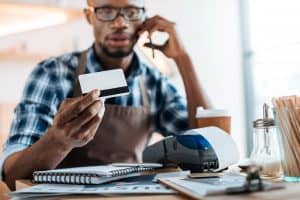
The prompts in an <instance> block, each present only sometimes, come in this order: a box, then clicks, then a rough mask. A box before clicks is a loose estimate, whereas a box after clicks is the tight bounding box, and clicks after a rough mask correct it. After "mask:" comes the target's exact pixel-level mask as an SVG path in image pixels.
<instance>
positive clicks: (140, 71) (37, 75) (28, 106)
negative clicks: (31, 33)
mask: <svg viewBox="0 0 300 200" xmlns="http://www.w3.org/2000/svg"><path fill="white" fill-rule="evenodd" d="M79 56H80V52H73V53H70V54H65V55H63V56H60V57H55V58H50V59H47V60H45V61H43V62H41V63H39V64H38V65H37V67H36V68H35V69H34V70H33V71H32V73H31V74H30V76H29V79H28V81H27V83H26V86H25V88H24V91H23V95H22V98H21V102H20V103H19V104H18V106H17V107H16V109H15V115H14V119H13V123H12V126H11V131H10V136H9V139H8V141H7V142H6V144H5V146H4V152H3V155H2V157H1V160H0V167H1V169H2V165H3V162H4V161H5V159H6V158H7V157H8V156H9V155H11V154H13V153H15V152H18V151H21V150H23V149H25V148H27V147H29V146H31V145H32V144H33V143H35V142H36V141H37V140H38V139H39V138H40V137H42V136H43V135H44V134H45V132H46V131H47V129H48V128H49V126H51V124H52V121H53V118H54V116H55V114H56V112H57V110H58V108H59V106H60V104H61V103H62V101H63V100H64V99H65V98H68V97H72V92H73V82H74V79H75V71H76V67H77V66H78V61H79ZM133 60H134V61H133V63H132V65H131V71H130V74H129V75H128V76H127V83H128V86H129V89H130V91H131V92H130V94H129V95H127V96H121V97H116V98H114V99H112V100H110V101H113V102H114V103H115V104H117V105H122V106H140V105H141V104H142V94H141V91H140V87H139V76H140V75H141V76H142V77H143V80H144V81H145V85H146V88H147V92H148V96H149V101H150V109H151V114H152V115H153V116H152V117H154V119H155V120H154V121H153V123H154V124H153V127H154V128H155V130H156V131H157V132H160V133H162V134H164V135H165V136H167V135H173V134H178V133H181V132H183V131H185V130H187V129H188V127H189V125H188V112H187V104H186V99H185V98H183V97H182V96H180V95H179V93H178V91H177V90H176V88H175V87H174V86H173V85H172V84H171V83H170V82H169V81H168V80H167V78H166V77H164V76H163V75H162V74H161V73H160V72H158V71H157V70H155V69H154V68H150V67H149V66H147V65H146V64H144V63H142V62H141V61H140V60H139V59H138V56H137V55H136V54H135V56H134V59H133ZM102 70H103V68H102V67H101V61H99V58H98V57H97V55H96V53H95V50H94V48H93V47H91V48H89V50H88V53H87V66H86V73H92V72H99V71H102ZM1 174H2V173H1Z"/></svg>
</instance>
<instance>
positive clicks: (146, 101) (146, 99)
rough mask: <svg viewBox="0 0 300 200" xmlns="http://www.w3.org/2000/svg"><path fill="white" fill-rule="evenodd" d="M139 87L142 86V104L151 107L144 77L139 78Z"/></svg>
mask: <svg viewBox="0 0 300 200" xmlns="http://www.w3.org/2000/svg"><path fill="white" fill-rule="evenodd" d="M139 85H140V89H141V93H142V104H143V106H150V103H149V96H148V93H147V89H146V85H145V81H144V78H143V77H142V76H140V77H139Z"/></svg>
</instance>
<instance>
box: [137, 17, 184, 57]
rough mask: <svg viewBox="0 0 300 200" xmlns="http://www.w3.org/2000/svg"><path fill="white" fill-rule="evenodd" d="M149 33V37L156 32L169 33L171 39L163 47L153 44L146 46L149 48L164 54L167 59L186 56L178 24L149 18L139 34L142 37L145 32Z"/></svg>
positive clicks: (160, 18) (162, 19)
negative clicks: (177, 27) (178, 31)
mask: <svg viewBox="0 0 300 200" xmlns="http://www.w3.org/2000/svg"><path fill="white" fill-rule="evenodd" d="M146 31H147V32H148V37H149V38H150V37H151V35H152V34H153V33H154V32H155V31H159V32H165V33H168V35H169V39H168V40H167V41H166V42H165V44H163V45H155V44H152V45H151V43H146V44H145V46H146V47H149V48H152V47H153V48H154V49H157V50H160V51H161V52H163V53H164V54H165V55H166V56H167V57H169V58H173V59H176V58H177V57H179V56H181V55H184V54H185V53H186V51H185V49H184V46H183V44H182V42H181V41H180V38H179V35H178V33H177V31H176V24H175V23H174V22H171V21H168V20H166V19H164V18H163V17H161V16H158V15H156V16H154V17H152V18H148V19H146V20H145V22H144V23H143V24H142V26H141V27H140V30H139V31H138V34H139V35H141V34H143V33H144V32H146Z"/></svg>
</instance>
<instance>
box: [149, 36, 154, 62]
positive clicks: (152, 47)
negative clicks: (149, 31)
mask: <svg viewBox="0 0 300 200" xmlns="http://www.w3.org/2000/svg"><path fill="white" fill-rule="evenodd" d="M149 40H150V45H151V49H152V58H153V59H154V58H155V54H154V46H153V43H152V39H151V36H150V37H149Z"/></svg>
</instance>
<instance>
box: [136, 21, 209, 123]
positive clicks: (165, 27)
mask: <svg viewBox="0 0 300 200" xmlns="http://www.w3.org/2000/svg"><path fill="white" fill-rule="evenodd" d="M145 31H147V32H148V33H149V37H151V35H152V33H153V32H155V31H162V32H166V33H168V34H169V40H168V41H167V42H166V43H165V44H164V45H153V44H150V43H146V44H145V46H146V47H149V48H152V47H153V48H155V49H157V50H160V51H161V52H163V53H164V54H165V55H166V56H167V57H169V58H173V59H174V61H175V62H176V64H177V66H178V69H179V71H180V74H181V76H182V79H183V82H184V86H185V91H186V95H187V101H188V113H189V125H190V128H195V127H196V119H195V113H196V108H197V107H198V106H202V107H204V108H211V105H210V102H209V100H208V98H207V96H206V94H205V92H204V90H203V88H202V86H201V85H200V82H199V80H198V78H197V75H196V71H195V68H194V66H193V63H192V61H191V59H190V57H189V56H188V54H187V52H186V50H185V48H184V46H183V44H182V42H181V41H180V38H179V36H178V33H177V31H176V29H175V23H173V22H170V21H168V20H166V19H164V18H163V17H161V16H155V17H152V18H149V19H147V20H146V21H145V22H144V24H143V25H142V27H141V28H140V31H139V34H142V33H143V32H145Z"/></svg>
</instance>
